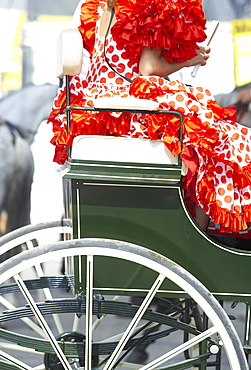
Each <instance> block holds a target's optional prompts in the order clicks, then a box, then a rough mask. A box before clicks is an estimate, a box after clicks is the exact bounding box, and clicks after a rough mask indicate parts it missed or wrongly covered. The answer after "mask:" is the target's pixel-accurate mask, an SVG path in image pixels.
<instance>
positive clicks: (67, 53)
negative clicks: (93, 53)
mask: <svg viewBox="0 0 251 370" xmlns="http://www.w3.org/2000/svg"><path fill="white" fill-rule="evenodd" d="M82 63H83V41H82V37H81V34H80V32H79V31H78V30H77V29H75V28H69V29H67V30H64V31H62V32H61V34H60V36H59V38H58V41H57V77H58V78H63V77H64V76H66V75H69V76H75V75H77V74H79V73H80V72H81V69H82Z"/></svg>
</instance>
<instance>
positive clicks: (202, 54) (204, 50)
mask: <svg viewBox="0 0 251 370" xmlns="http://www.w3.org/2000/svg"><path fill="white" fill-rule="evenodd" d="M210 51H211V49H210V47H209V46H205V47H200V48H199V49H198V50H197V56H196V57H194V58H193V59H190V60H188V61H187V64H188V65H187V66H188V67H192V66H196V65H198V64H199V65H201V66H204V65H206V64H207V60H208V58H209V53H210Z"/></svg>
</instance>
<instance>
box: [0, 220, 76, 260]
mask: <svg viewBox="0 0 251 370" xmlns="http://www.w3.org/2000/svg"><path fill="white" fill-rule="evenodd" d="M49 229H53V230H54V231H57V232H58V233H59V234H71V232H72V223H71V220H69V219H62V220H60V221H49V222H42V223H39V224H34V225H26V226H23V227H20V228H19V229H17V230H14V231H11V232H10V233H8V234H6V235H3V236H2V237H1V238H0V255H2V254H3V253H5V252H8V251H9V250H10V249H12V248H14V247H16V246H17V245H20V244H22V243H25V242H27V241H29V240H33V239H36V238H37V237H38V236H39V235H40V234H42V233H44V232H45V231H48V230H49Z"/></svg>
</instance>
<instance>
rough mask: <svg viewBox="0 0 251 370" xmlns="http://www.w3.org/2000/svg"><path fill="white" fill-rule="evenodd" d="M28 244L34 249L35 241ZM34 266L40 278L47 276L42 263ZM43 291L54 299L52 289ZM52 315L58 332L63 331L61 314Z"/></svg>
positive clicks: (49, 297)
mask: <svg viewBox="0 0 251 370" xmlns="http://www.w3.org/2000/svg"><path fill="white" fill-rule="evenodd" d="M26 245H27V249H28V250H32V249H34V245H33V243H32V242H31V241H30V240H29V241H27V242H26ZM34 267H35V270H36V273H37V276H38V277H39V278H41V277H42V276H45V275H44V271H43V268H42V266H41V264H40V263H39V264H36V265H35V266H34ZM43 292H44V296H45V298H46V299H52V294H51V291H50V289H49V288H44V289H43ZM52 317H53V319H54V322H55V325H56V327H57V330H58V333H63V331H64V329H63V325H62V323H61V321H60V318H59V316H58V315H57V314H53V315H52Z"/></svg>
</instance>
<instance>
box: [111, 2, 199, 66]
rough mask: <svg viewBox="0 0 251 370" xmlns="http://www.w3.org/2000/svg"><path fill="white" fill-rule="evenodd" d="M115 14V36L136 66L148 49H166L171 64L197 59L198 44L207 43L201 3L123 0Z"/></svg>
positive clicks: (113, 34) (113, 33)
mask: <svg viewBox="0 0 251 370" xmlns="http://www.w3.org/2000/svg"><path fill="white" fill-rule="evenodd" d="M115 10H116V18H117V22H116V23H115V25H114V26H113V27H112V29H111V33H112V36H113V38H114V40H115V41H116V42H117V45H118V48H121V49H122V48H124V49H125V50H126V54H127V58H128V59H130V60H131V61H132V62H133V63H137V62H138V61H139V56H140V51H141V50H142V49H143V48H144V47H146V46H150V47H151V48H155V49H163V51H162V55H163V56H164V57H165V58H166V59H167V60H168V61H169V62H170V63H172V62H173V61H174V60H176V61H178V62H183V61H185V60H188V59H192V58H193V57H195V56H196V55H197V53H196V50H197V49H198V43H200V42H202V41H204V40H205V39H206V34H205V32H204V31H205V24H206V20H205V18H204V14H203V10H202V4H201V1H200V0H180V1H178V2H176V1H172V0H170V1H165V0H157V1H153V0H137V1H136V0H120V1H119V2H118V3H117V5H116V8H115ZM174 19H175V22H174V21H173V20H174Z"/></svg>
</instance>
